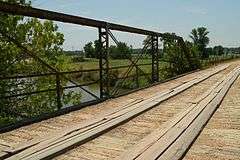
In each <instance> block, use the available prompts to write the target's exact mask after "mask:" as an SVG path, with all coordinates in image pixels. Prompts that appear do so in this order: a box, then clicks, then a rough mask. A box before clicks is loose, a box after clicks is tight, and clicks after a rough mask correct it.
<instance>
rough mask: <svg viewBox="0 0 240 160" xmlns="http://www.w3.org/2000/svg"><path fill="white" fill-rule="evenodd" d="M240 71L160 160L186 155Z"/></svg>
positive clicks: (171, 159)
mask: <svg viewBox="0 0 240 160" xmlns="http://www.w3.org/2000/svg"><path fill="white" fill-rule="evenodd" d="M239 73H240V72H239V71H238V73H237V74H235V75H234V76H233V77H232V79H230V80H229V81H228V82H227V84H226V85H225V86H224V87H223V88H222V90H221V91H220V92H219V93H218V94H217V96H216V97H215V98H214V99H213V101H211V102H210V103H209V104H208V106H207V108H206V109H205V110H204V111H203V112H202V114H201V115H200V116H198V117H197V119H196V120H195V121H194V122H193V123H192V124H191V125H190V126H189V127H188V129H187V130H186V131H185V132H184V133H183V134H182V136H181V137H180V138H179V139H177V140H176V141H175V142H174V144H173V145H172V146H171V148H169V149H168V150H167V151H166V152H164V154H163V155H162V156H161V157H159V158H158V160H168V159H169V160H179V159H181V158H182V156H183V155H184V154H185V153H186V151H187V150H188V148H189V147H190V145H191V144H192V142H193V141H194V140H195V139H196V137H197V136H198V135H199V132H201V130H202V129H203V128H204V126H205V124H206V123H207V122H208V120H209V119H210V118H211V116H212V115H213V113H214V112H215V110H216V109H217V107H218V106H219V105H220V104H221V101H222V99H223V98H224V97H225V95H226V94H227V92H228V90H229V89H230V87H231V85H232V84H233V83H234V81H235V80H236V79H237V78H238V76H239Z"/></svg>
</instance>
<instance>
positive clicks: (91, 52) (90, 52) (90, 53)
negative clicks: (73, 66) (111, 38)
mask: <svg viewBox="0 0 240 160" xmlns="http://www.w3.org/2000/svg"><path fill="white" fill-rule="evenodd" d="M83 49H84V53H85V57H87V58H95V48H94V47H93V43H92V42H89V43H87V44H86V45H85V46H84V47H83Z"/></svg>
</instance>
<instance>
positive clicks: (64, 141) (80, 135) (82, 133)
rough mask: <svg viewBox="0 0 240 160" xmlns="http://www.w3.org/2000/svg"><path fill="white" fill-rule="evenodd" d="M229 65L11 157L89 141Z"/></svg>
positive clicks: (42, 154)
mask: <svg viewBox="0 0 240 160" xmlns="http://www.w3.org/2000/svg"><path fill="white" fill-rule="evenodd" d="M227 67H228V66H222V67H220V68H217V69H216V70H214V71H212V72H210V73H209V74H207V75H205V76H203V78H198V80H194V81H193V82H191V83H186V84H184V85H185V86H184V87H182V86H179V87H177V88H176V89H174V90H173V91H171V92H170V93H169V94H168V95H167V94H165V93H163V94H162V95H161V96H160V97H154V98H155V99H157V102H156V101H154V100H153V99H150V100H146V101H144V102H141V103H139V104H137V105H133V106H131V107H133V108H131V107H128V108H126V109H125V111H120V112H118V113H117V114H115V115H114V116H113V115H111V116H110V119H105V118H104V120H103V121H101V123H98V124H96V125H95V126H94V127H93V128H88V129H86V128H85V130H81V129H79V130H78V131H76V132H74V133H73V134H72V132H70V134H67V135H66V136H63V137H54V138H53V139H51V140H46V141H44V142H40V143H38V144H37V145H35V146H33V147H30V148H28V149H26V150H24V151H23V152H21V153H19V154H17V155H14V156H12V157H11V158H10V159H14V158H18V159H20V158H29V157H31V158H33V157H37V158H39V159H41V158H45V157H48V156H51V155H54V154H55V153H57V152H60V151H63V150H65V149H67V148H68V147H72V146H74V145H76V144H82V143H84V142H86V141H88V140H89V139H91V138H94V137H96V136H98V135H100V134H102V133H104V132H106V131H108V130H109V129H111V128H113V127H115V126H117V125H119V124H121V123H123V122H125V121H127V120H129V119H131V118H133V117H135V116H137V115H139V114H141V113H143V112H145V111H147V110H149V109H151V108H153V107H154V106H156V105H157V104H159V103H160V102H161V101H163V100H166V99H167V98H169V97H171V96H174V95H176V94H178V93H180V92H182V91H184V90H186V89H188V88H189V87H191V86H193V85H194V84H197V83H200V82H201V81H203V80H205V79H207V78H209V77H210V76H212V75H214V74H216V73H218V72H220V71H222V70H224V69H226V68H227ZM169 95H170V96H169ZM159 99H160V101H159ZM129 110H130V111H129Z"/></svg>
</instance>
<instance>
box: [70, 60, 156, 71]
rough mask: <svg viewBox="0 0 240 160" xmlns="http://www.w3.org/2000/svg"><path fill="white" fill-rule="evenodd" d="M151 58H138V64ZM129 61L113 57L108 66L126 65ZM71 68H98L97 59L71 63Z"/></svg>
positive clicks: (144, 62) (147, 61) (145, 62)
mask: <svg viewBox="0 0 240 160" xmlns="http://www.w3.org/2000/svg"><path fill="white" fill-rule="evenodd" d="M151 62H152V60H151V59H140V60H139V61H138V64H147V63H151ZM130 64H131V61H130V60H127V59H114V60H109V65H110V67H117V66H126V65H130ZM73 68H74V69H75V70H78V69H98V68H99V60H98V59H95V58H91V59H85V61H84V62H78V63H73Z"/></svg>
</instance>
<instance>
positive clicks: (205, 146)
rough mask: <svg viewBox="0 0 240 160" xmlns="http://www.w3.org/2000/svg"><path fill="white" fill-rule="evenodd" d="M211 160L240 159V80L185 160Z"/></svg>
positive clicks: (239, 79)
mask: <svg viewBox="0 0 240 160" xmlns="http://www.w3.org/2000/svg"><path fill="white" fill-rule="evenodd" d="M209 159H218V160H236V159H240V78H238V79H237V81H236V82H235V83H234V85H233V86H232V88H231V89H230V90H229V92H228V94H227V95H226V97H225V98H224V100H223V102H222V104H221V106H220V107H219V109H218V110H217V111H216V113H215V114H214V115H213V117H212V118H211V120H210V121H209V123H208V124H207V125H206V127H205V128H204V130H203V131H202V133H201V134H200V136H199V137H198V138H197V140H196V141H195V143H194V144H193V146H192V147H191V149H190V150H189V152H188V153H187V155H186V156H185V158H184V160H209Z"/></svg>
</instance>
